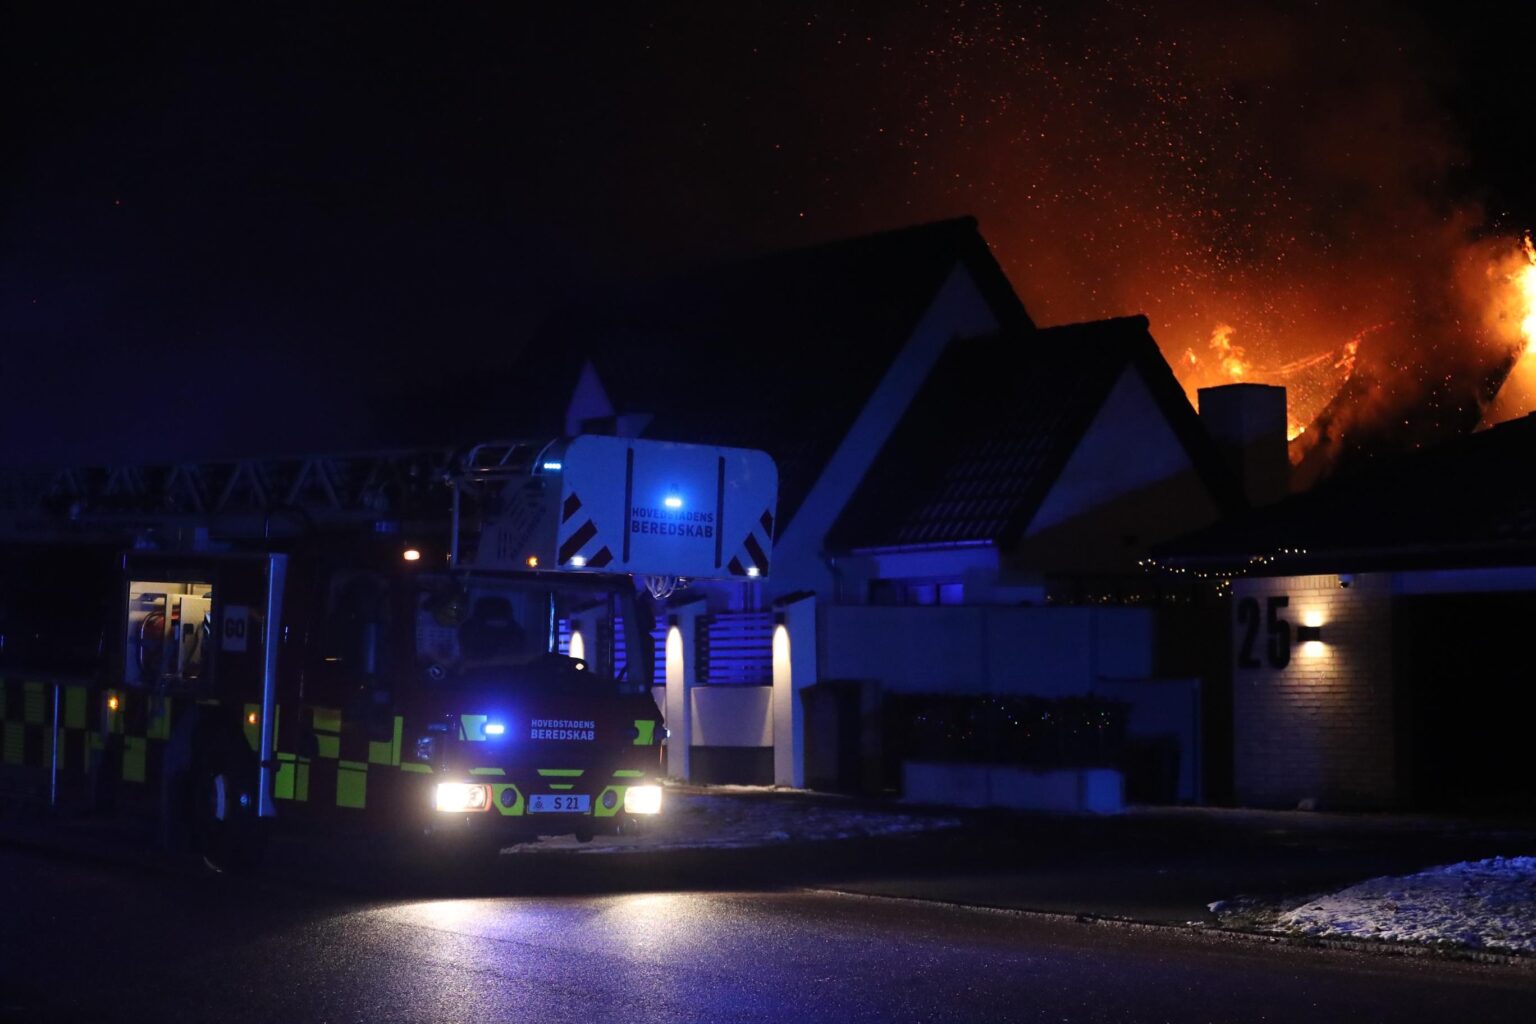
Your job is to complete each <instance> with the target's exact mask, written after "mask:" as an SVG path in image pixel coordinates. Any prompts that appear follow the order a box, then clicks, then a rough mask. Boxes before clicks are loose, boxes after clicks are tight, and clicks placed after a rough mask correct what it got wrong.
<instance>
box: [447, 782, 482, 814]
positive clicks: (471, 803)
mask: <svg viewBox="0 0 1536 1024" xmlns="http://www.w3.org/2000/svg"><path fill="white" fill-rule="evenodd" d="M490 806H491V787H490V786H483V785H480V784H478V783H472V782H439V783H438V784H437V809H438V810H440V811H447V812H449V813H450V814H462V813H464V812H466V811H485V810H489V809H490Z"/></svg>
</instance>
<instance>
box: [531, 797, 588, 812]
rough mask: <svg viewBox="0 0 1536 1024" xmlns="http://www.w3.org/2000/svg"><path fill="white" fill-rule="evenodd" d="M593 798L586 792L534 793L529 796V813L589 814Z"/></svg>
mask: <svg viewBox="0 0 1536 1024" xmlns="http://www.w3.org/2000/svg"><path fill="white" fill-rule="evenodd" d="M591 811H592V798H591V797H590V796H587V795H586V794H582V795H580V796H575V795H572V794H566V793H533V794H530V795H529V797H528V813H529V814H589V813H591Z"/></svg>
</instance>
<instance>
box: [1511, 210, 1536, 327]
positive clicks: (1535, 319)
mask: <svg viewBox="0 0 1536 1024" xmlns="http://www.w3.org/2000/svg"><path fill="white" fill-rule="evenodd" d="M1522 242H1523V243H1524V249H1525V265H1524V266H1523V267H1521V268H1520V271H1519V273H1518V274H1516V276H1515V283H1516V284H1517V285H1518V286H1519V288H1520V299H1521V302H1522V304H1523V305H1524V307H1525V315H1524V316H1523V317H1521V318H1520V333H1521V334H1522V335H1523V336H1524V337H1525V350H1524V352H1523V353H1522V354H1523V355H1527V356H1529V355H1533V354H1536V245H1532V244H1531V233H1530V232H1529V231H1527V232H1526V233H1525V238H1524V239H1522Z"/></svg>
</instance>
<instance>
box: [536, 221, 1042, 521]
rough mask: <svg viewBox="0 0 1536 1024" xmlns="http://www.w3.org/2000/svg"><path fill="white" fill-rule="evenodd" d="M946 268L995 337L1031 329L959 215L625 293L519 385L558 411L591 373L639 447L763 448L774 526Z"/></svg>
mask: <svg viewBox="0 0 1536 1024" xmlns="http://www.w3.org/2000/svg"><path fill="white" fill-rule="evenodd" d="M959 266H963V267H965V268H966V269H967V270H968V271H969V272H970V274H971V276H972V278H973V279H974V280H975V281H976V283H977V285H978V287H979V288H980V290H981V292H982V294H983V296H984V298H985V299H986V301H987V302H988V304H989V305H990V306H991V308H992V310H993V311H994V313H995V315H996V316H997V318H998V319H999V321H1000V322H1001V323H1002V324H1003V325H1004V326H1005V327H1007V328H1008V329H1010V330H1014V331H1018V330H1027V329H1029V328H1031V327H1032V326H1033V325H1032V323H1031V322H1030V319H1029V315H1028V314H1027V313H1026V312H1025V311H1024V307H1023V305H1022V304H1020V302H1019V300H1018V297H1017V296H1016V295H1015V294H1014V292H1013V289H1012V288H1011V287H1010V285H1009V284H1008V281H1007V279H1006V277H1005V276H1004V275H1003V272H1002V269H1001V268H1000V267H999V266H998V264H997V262H996V260H995V259H994V258H993V257H992V254H991V251H990V250H989V249H988V247H987V243H986V241H985V240H984V239H983V238H982V237H981V234H980V233H979V232H978V231H977V227H976V221H975V220H974V219H972V218H969V217H967V218H961V219H957V220H948V221H941V222H938V223H933V224H925V225H920V226H917V227H911V228H904V229H901V230H898V231H889V232H885V233H882V234H875V235H867V236H864V237H860V238H854V239H850V240H847V241H840V242H833V243H828V244H825V245H818V246H814V247H811V248H806V249H797V250H792V251H789V252H783V253H778V254H774V255H770V256H765V257H760V258H757V259H752V260H748V261H745V262H742V263H737V264H733V265H729V266H725V267H720V268H715V269H710V270H706V271H703V272H700V273H695V274H690V275H686V276H683V277H679V278H674V279H671V280H668V281H665V282H661V283H656V284H651V285H648V286H645V287H640V288H632V289H628V290H627V291H625V292H624V293H622V294H620V295H619V296H618V297H617V298H616V299H615V300H613V301H611V302H604V303H603V305H602V306H601V307H598V308H589V309H583V310H579V311H575V312H573V313H572V314H571V315H570V316H568V317H566V318H564V319H560V320H556V321H554V322H553V323H552V324H551V325H550V329H549V330H548V331H547V337H546V340H545V342H544V343H543V344H541V345H539V346H536V355H535V356H534V358H532V359H531V360H529V361H527V362H526V363H525V364H524V366H523V371H524V377H525V379H527V380H530V381H537V382H539V387H540V388H541V389H543V390H544V391H545V393H546V396H555V397H558V398H559V399H560V400H561V401H563V400H565V399H566V398H568V397H569V395H570V394H571V388H572V385H573V384H574V383H575V381H576V379H577V375H578V374H579V372H580V370H581V367H582V365H583V364H584V362H585V361H586V360H588V359H590V360H591V362H592V363H593V365H594V366H595V367H596V369H597V372H598V375H599V377H600V379H601V381H602V384H603V386H604V388H605V390H606V391H607V393H608V396H609V398H610V399H611V400H612V403H613V405H614V411H615V413H616V414H617V415H621V416H622V415H626V414H637V413H638V414H651V415H652V419H651V420H650V421H649V423H648V425H647V426H646V428H645V430H644V433H645V435H646V436H649V437H658V438H666V439H671V440H682V441H691V442H697V443H705V444H722V445H737V446H742V447H751V448H761V449H764V450H766V451H767V452H769V454H771V455H773V457H774V458H775V460H776V461H777V462H778V466H779V475H780V499H779V502H780V503H779V508H780V517H779V518H780V521H781V522H788V521H789V518H790V517H791V516H792V515H793V513H794V510H795V509H796V508H797V507H798V505H799V503H800V501H801V499H802V498H803V497H804V495H805V493H806V491H807V490H808V489H809V488H810V486H811V485H812V484H813V483H814V482H815V479H816V477H817V476H818V475H819V474H820V472H821V469H822V467H824V466H825V465H826V462H827V460H828V459H829V458H830V457H831V455H832V453H833V452H834V451H835V450H836V446H837V445H838V443H839V442H841V440H842V439H843V437H844V436H845V435H846V434H847V433H848V430H849V428H850V427H851V426H852V424H853V421H854V419H855V418H856V417H857V416H858V414H859V411H860V410H861V409H862V408H863V407H864V404H865V402H866V401H867V400H868V398H869V396H870V394H871V393H872V392H873V391H874V389H875V386H876V385H877V384H878V383H879V381H880V379H881V378H882V377H883V376H884V374H885V373H886V371H887V370H888V369H889V368H890V366H891V364H892V362H893V361H894V360H895V359H896V357H897V355H898V354H899V353H900V352H901V350H902V347H903V346H904V345H905V344H906V341H907V339H908V337H909V336H910V335H911V333H912V331H913V329H914V328H915V327H916V325H917V322H918V320H919V319H920V318H921V317H922V315H923V313H924V312H925V311H926V310H927V309H928V308H929V306H930V305H931V303H932V302H933V300H934V298H935V297H936V295H937V294H938V291H939V289H940V287H941V286H942V285H943V284H944V282H945V281H946V280H948V278H949V277H950V275H951V274H952V273H953V272H954V270H955V268H956V267H959ZM535 411H538V412H539V413H540V415H541V417H542V418H543V420H544V421H545V424H546V426H547V425H548V424H550V423H555V422H557V420H555V419H554V418H553V417H552V416H551V412H552V410H551V409H550V408H549V405H548V402H547V401H546V402H545V403H544V404H543V406H541V407H537V408H536V409H535ZM559 412H560V413H563V406H562V408H561V409H560V410H559Z"/></svg>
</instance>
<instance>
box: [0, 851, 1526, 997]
mask: <svg viewBox="0 0 1536 1024" xmlns="http://www.w3.org/2000/svg"><path fill="white" fill-rule="evenodd" d="M0 899H3V904H0V905H3V907H4V910H3V913H0V1020H4V1021H13V1020H14V1021H28V1022H31V1021H47V1020H70V1021H91V1020H155V1021H161V1022H172V1021H183V1020H185V1021H215V1020H216V1021H229V1022H236V1021H273V1020H281V1021H284V1022H305V1021H326V1022H350V1021H369V1022H372V1021H460V1020H462V1021H498V1020H516V1021H537V1022H541V1024H545V1022H548V1024H553V1022H559V1021H615V1020H622V1021H625V1022H626V1024H628V1022H635V1021H650V1020H657V1021H662V1020H665V1021H710V1022H725V1021H773V1022H776V1024H783V1022H786V1021H805V1020H826V1021H862V1020H868V1021H903V1020H923V1021H959V1022H982V1021H1053V1022H1061V1021H1110V1020H1113V1021H1228V1020H1230V1021H1258V1020H1274V1021H1308V1022H1312V1021H1324V1020H1349V1021H1351V1022H1354V1024H1363V1022H1367V1021H1377V1020H1379V1021H1394V1022H1405V1021H1467V1020H1476V1021H1483V1022H1491V1021H1503V1020H1508V1021H1521V1022H1528V1021H1530V1020H1532V1019H1536V972H1533V971H1531V970H1529V969H1525V968H1523V967H1513V968H1512V967H1508V966H1486V965H1479V964H1470V963H1451V962H1446V961H1442V960H1436V959H1430V958H1422V957H1416V958H1410V957H1399V956H1383V955H1380V954H1364V953H1354V952H1345V951H1340V950H1323V949H1304V948H1297V947H1293V946H1288V945H1282V944H1271V943H1266V942H1261V941H1257V940H1251V939H1236V940H1234V939H1231V938H1222V937H1217V936H1213V935H1209V934H1201V933H1191V932H1186V931H1179V930H1172V929H1157V928H1142V927H1128V926H1123V925H1109V924H1087V923H1078V922H1075V921H1071V920H1061V919H1054V918H1041V917H1030V916H1021V915H1015V914H1003V913H995V912H987V911H974V910H963V909H956V908H950V907H945V906H939V905H933V904H922V903H915V902H908V901H895V900H886V899H870V898H865V897H857V896H842V895H837V894H834V893H829V892H821V891H807V890H785V891H778V892H766V893H744V892H691V893H690V892H638V893H636V892H631V893H615V894H608V895H604V894H591V893H587V894H579V895H563V896H510V897H507V896H503V897H495V898H481V899H441V900H390V901H384V900H377V899H359V898H355V897H353V898H344V897H338V896H334V895H328V894H327V893H326V892H325V891H321V890H318V889H316V888H314V887H310V886H296V885H293V884H291V883H290V884H279V883H273V882H260V881H256V882H251V881H241V880H238V879H231V878H228V877H213V876H206V875H202V876H200V875H195V874H193V875H185V874H176V873H173V872H169V871H158V870H150V869H145V868H142V867H128V866H122V867H109V866H104V865H101V864H93V863H88V862H82V861H69V860H59V859H56V858H50V857H47V856H45V855H42V854H37V853H29V852H22V851H18V850H14V849H0Z"/></svg>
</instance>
